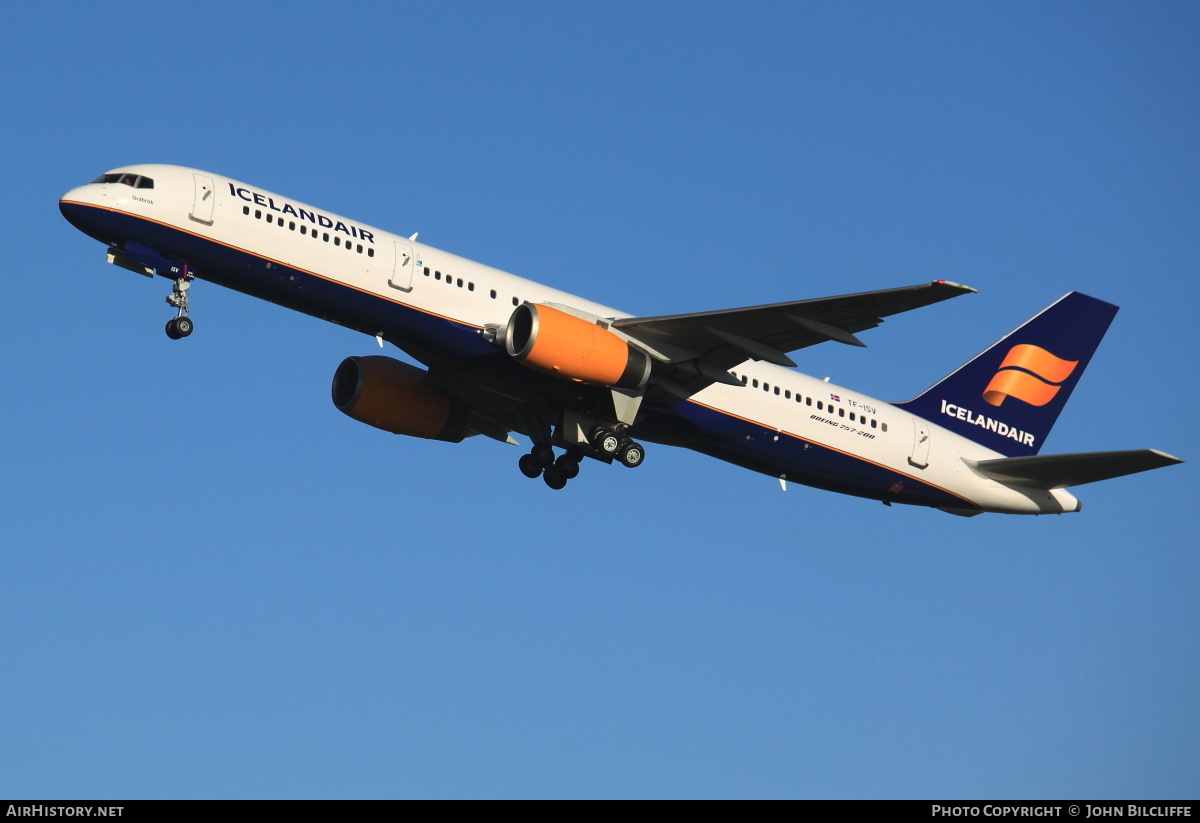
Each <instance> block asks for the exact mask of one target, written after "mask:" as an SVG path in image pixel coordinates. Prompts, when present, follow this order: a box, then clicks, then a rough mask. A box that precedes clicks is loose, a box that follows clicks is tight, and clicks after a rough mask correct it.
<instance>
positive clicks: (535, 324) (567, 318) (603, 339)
mask: <svg viewBox="0 0 1200 823" xmlns="http://www.w3.org/2000/svg"><path fill="white" fill-rule="evenodd" d="M504 346H505V348H506V349H507V350H508V353H509V354H510V355H512V356H513V357H515V358H516V359H517V360H520V361H521V362H522V363H524V364H525V365H527V366H532V367H533V368H535V369H539V370H541V371H544V372H549V373H550V374H553V375H554V376H556V377H565V378H568V379H570V380H579V381H581V382H584V383H593V384H595V385H598V386H612V387H615V388H618V389H640V388H642V387H643V386H645V385H646V381H647V380H649V379H650V355H648V354H646V353H645V352H644V351H642V350H641V349H639V348H635V347H634V346H631V345H629V344H628V343H627V342H625V340H623V339H621V338H620V337H618V336H617V335H615V334H613V333H612V332H611V331H609V330H608V329H605V328H603V327H601V326H598V325H596V324H595V323H593V322H589V321H587V320H584V319H583V318H582V317H576V316H575V315H573V314H567V313H566V312H564V311H560V310H558V309H554V308H551V307H550V306H541V305H534V304H532V303H522V304H521V305H520V306H517V308H516V309H515V310H514V311H513V313H512V317H510V318H509V321H508V327H507V331H506V333H505V337H504Z"/></svg>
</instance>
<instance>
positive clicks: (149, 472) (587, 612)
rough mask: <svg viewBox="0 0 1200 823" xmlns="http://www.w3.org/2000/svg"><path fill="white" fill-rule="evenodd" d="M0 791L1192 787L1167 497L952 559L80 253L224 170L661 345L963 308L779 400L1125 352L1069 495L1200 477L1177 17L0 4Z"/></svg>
mask: <svg viewBox="0 0 1200 823" xmlns="http://www.w3.org/2000/svg"><path fill="white" fill-rule="evenodd" d="M2 15H3V22H4V26H3V27H2V31H3V34H0V38H3V48H2V49H0V72H2V74H3V78H4V81H5V82H4V85H3V88H4V91H3V104H4V111H5V112H6V118H5V122H6V128H5V129H4V130H3V131H2V132H0V147H2V148H3V156H4V158H5V164H6V167H7V170H8V178H9V179H10V181H12V185H10V187H9V191H10V196H9V197H8V198H6V199H5V200H4V202H3V204H2V205H0V209H3V220H4V226H5V228H6V230H7V237H8V239H9V243H8V246H7V251H6V255H5V260H6V263H5V266H4V268H5V271H6V276H5V277H4V278H3V279H2V280H0V283H2V285H0V289H2V292H0V293H2V296H3V299H0V346H2V350H3V351H4V352H5V354H4V356H3V357H0V377H2V378H3V385H4V386H6V387H7V391H5V392H3V393H0V422H2V423H3V431H4V435H3V441H2V442H3V446H2V449H0V454H2V455H3V462H4V471H3V474H2V475H0V477H2V478H3V479H2V483H3V489H0V559H2V561H3V569H4V572H5V585H4V594H3V596H2V597H0V695H2V696H3V700H2V706H3V708H0V795H4V796H10V797H12V796H26V797H51V798H71V797H76V798H78V797H85V796H90V797H309V796H315V797H426V796H438V797H480V796H489V797H509V796H548V797H579V796H588V797H625V796H653V797H675V796H689V797H694V796H701V797H706V796H720V797H745V796H756V797H757V796H763V797H767V796H771V797H773V796H782V797H944V798H953V797H1016V798H1022V797H1029V798H1034V797H1039V798H1040V797H1083V798H1102V797H1117V798H1125V797H1129V798H1168V797H1170V798H1179V797H1192V798H1194V797H1195V796H1196V795H1197V794H1200V768H1197V766H1198V764H1200V700H1198V699H1197V697H1196V695H1197V694H1200V654H1198V650H1200V613H1198V607H1197V600H1196V592H1197V590H1198V587H1200V560H1198V559H1197V551H1196V548H1197V546H1196V542H1197V541H1196V536H1195V534H1196V516H1195V508H1194V507H1195V505H1196V504H1195V500H1194V499H1193V498H1192V494H1194V493H1195V491H1196V489H1197V483H1196V475H1195V469H1194V466H1195V463H1192V462H1189V463H1186V464H1184V465H1183V466H1178V467H1173V468H1169V469H1164V470H1161V471H1157V472H1150V473H1147V474H1143V475H1139V476H1134V477H1129V478H1123V479H1118V480H1114V481H1110V482H1108V483H1103V484H1099V485H1095V486H1086V487H1082V488H1080V489H1078V490H1077V491H1078V494H1079V496H1080V497H1081V498H1082V499H1083V501H1084V510H1083V512H1082V513H1081V514H1078V515H1072V516H1063V517H1043V518H1019V517H1007V518H1006V517H1000V516H981V517H976V518H973V519H969V520H967V519H960V518H954V517H949V516H947V515H944V514H942V513H939V512H935V511H926V510H922V509H907V508H902V507H893V508H886V507H884V506H880V505H878V504H872V503H870V502H867V501H861V500H856V499H850V498H844V497H839V496H836V495H831V494H828V493H824V492H819V491H815V490H809V489H804V488H797V487H791V488H789V490H788V491H787V492H781V491H780V490H779V487H778V484H777V483H776V482H775V481H774V480H772V479H770V478H766V477H761V476H758V475H754V474H751V473H748V472H745V471H741V470H738V469H736V468H733V467H731V466H727V465H725V464H721V463H718V462H716V461H713V460H710V459H707V458H704V457H701V456H699V455H695V454H691V453H688V452H682V451H676V450H671V449H668V448H665V447H653V448H651V449H650V451H649V455H648V457H647V460H646V463H645V465H644V466H643V467H642V468H640V469H638V470H637V471H636V472H631V471H628V470H625V469H623V468H620V467H616V466H614V467H605V466H602V465H600V464H593V465H587V466H584V474H582V475H581V477H580V478H579V479H578V480H576V481H573V482H572V483H571V485H570V486H569V487H568V488H567V489H566V490H565V491H564V492H561V493H553V492H550V491H549V490H548V489H546V488H545V487H544V486H543V484H541V483H540V482H530V481H528V480H526V479H525V478H523V477H521V475H520V474H519V473H518V472H517V469H516V460H517V458H518V456H519V454H520V451H519V450H518V449H515V448H512V447H507V446H502V445H500V444H498V443H495V442H493V441H487V442H476V441H479V440H482V438H475V439H474V440H472V441H468V442H466V443H463V444H461V445H457V446H454V445H449V444H443V443H431V442H425V441H417V440H409V439H404V438H397V437H392V436H390V435H386V434H384V433H382V432H378V431H376V430H373V429H370V428H368V427H365V426H362V425H359V424H356V423H354V422H353V421H350V420H349V419H348V418H345V417H343V416H342V415H341V414H339V413H338V412H337V411H336V410H335V409H334V408H333V407H332V405H331V404H330V402H329V395H328V386H329V381H330V379H331V377H332V374H333V370H334V369H335V367H336V366H337V364H338V363H339V362H340V360H341V359H342V358H343V357H345V356H347V355H351V354H368V353H371V352H373V351H374V350H375V344H374V341H372V340H370V339H368V338H364V337H362V336H361V335H357V334H354V333H352V332H349V331H347V330H345V329H342V328H338V327H334V326H332V325H329V324H324V323H321V322H319V321H317V320H314V319H312V318H308V317H303V316H299V315H296V314H294V313H291V312H288V311H286V310H284V309H281V308H279V307H275V306H272V305H269V304H265V303H261V302H258V301H255V300H253V299H251V298H248V297H245V296H243V295H239V294H235V293H232V292H227V291H223V290H221V289H219V288H218V287H215V286H211V285H208V284H204V283H198V284H197V285H196V287H195V288H194V289H193V298H192V304H193V317H194V318H195V319H196V322H197V331H196V334H194V335H193V336H192V337H191V338H189V339H188V340H186V341H182V342H172V341H170V340H168V339H167V338H166V337H165V336H164V335H163V333H162V325H163V323H164V322H165V321H166V319H167V318H168V317H169V316H170V314H169V309H168V307H167V306H166V305H164V303H163V302H162V301H163V297H164V296H165V294H166V293H167V291H168V284H167V282H166V281H165V280H156V281H150V280H147V279H145V278H140V277H137V276H135V275H132V274H130V273H128V272H125V271H122V270H120V269H117V268H114V267H111V266H106V265H105V264H104V260H103V250H102V248H101V247H100V246H99V245H98V244H97V243H95V242H94V241H92V240H90V239H88V238H86V237H84V236H83V235H81V234H79V233H78V232H76V231H74V230H73V229H72V228H71V227H70V226H69V225H68V224H67V223H66V222H65V221H63V220H62V218H61V216H60V215H59V214H58V209H57V198H58V197H59V196H60V195H61V194H62V193H63V192H65V191H66V190H67V189H69V188H71V187H73V186H75V185H78V184H79V183H82V182H86V181H88V180H91V179H93V178H94V177H96V176H97V175H98V174H100V173H101V172H103V171H106V170H108V169H110V168H113V167H115V166H119V165H122V164H125V163H131V162H165V163H178V164H181V165H189V166H195V167H198V168H203V169H209V170H212V171H215V172H218V173H221V174H227V175H230V176H232V177H235V178H238V179H242V180H245V181H247V182H249V183H252V184H254V185H255V186H258V187H261V188H264V189H268V190H271V191H276V192H280V193H284V194H286V195H287V196H289V197H292V198H295V199H297V200H301V201H305V202H309V203H313V204H316V205H319V206H320V207H322V208H324V209H327V210H329V211H334V212H338V213H341V214H345V215H348V216H350V217H353V218H355V219H356V220H359V221H362V222H364V223H368V224H371V225H376V226H380V227H383V228H387V229H390V230H394V231H398V232H403V233H405V234H410V233H412V232H413V231H420V233H421V239H422V240H423V241H426V242H428V243H430V244H432V245H434V246H437V247H440V248H444V249H447V250H449V251H453V252H455V253H458V254H462V255H464V256H467V257H470V258H473V259H477V260H481V261H483V262H485V263H489V264H492V265H495V266H498V267H500V268H503V269H506V270H510V271H514V272H516V273H519V274H522V275H525V276H529V277H532V278H535V279H538V280H543V281H545V282H548V283H552V284H554V285H556V286H559V287H562V288H565V289H567V290H569V291H573V292H575V293H578V294H580V295H583V296H586V297H588V298H592V299H596V300H599V301H601V302H605V303H608V304H610V305H615V306H619V307H621V308H622V309H624V310H627V311H629V312H630V313H636V314H667V313H674V312H682V311H690V310H701V309H710V308H722V307H729V306H737V305H749V304H757V303H766V302H773V301H780V300H787V299H799V298H805V297H817V296H823V295H830V294H841V293H846V292H852V291H859V290H867V289H876V288H886V287H890V286H900V285H908V284H913V283H920V282H926V281H929V280H933V279H949V280H955V281H960V282H964V283H967V284H969V285H971V286H973V287H975V288H977V289H979V291H980V293H979V294H978V295H968V296H966V297H962V298H959V299H956V300H953V301H950V302H949V303H944V304H940V305H938V306H933V307H930V308H927V309H924V310H922V311H920V312H914V313H910V314H907V315H903V316H900V317H896V318H893V319H892V320H889V321H888V322H887V323H885V324H884V325H883V326H882V327H880V328H878V329H875V330H873V331H870V332H867V333H865V334H864V335H863V338H864V340H865V342H867V343H868V345H869V348H868V349H865V350H863V349H853V350H852V349H850V348H849V347H840V346H833V345H829V346H825V347H816V348H811V349H807V350H805V351H803V352H801V353H799V355H798V356H797V361H798V362H799V364H800V368H801V369H802V370H803V371H806V372H808V373H812V374H817V375H819V376H822V377H824V376H826V375H829V376H831V377H832V378H833V380H834V381H835V382H839V383H841V384H844V385H849V386H852V387H854V388H856V389H859V390H862V391H865V392H867V393H870V394H873V395H875V396H877V397H881V398H883V399H889V400H902V399H906V398H907V397H910V396H912V395H913V394H916V393H917V392H918V391H920V390H921V389H923V388H925V387H926V386H927V385H929V384H930V383H932V382H934V381H935V380H936V379H938V378H939V377H941V376H942V375H943V374H945V373H946V372H948V371H950V370H951V369H953V368H955V367H956V366H957V365H959V364H960V363H961V362H963V361H964V360H966V359H967V358H968V357H970V356H971V355H973V354H974V353H975V352H977V351H979V350H980V349H982V348H984V347H986V346H987V345H989V344H990V343H991V342H993V341H994V340H995V339H996V338H998V337H999V336H1000V335H1002V334H1003V333H1005V332H1007V331H1008V330H1010V329H1011V328H1013V327H1014V326H1016V325H1017V324H1019V323H1020V322H1022V321H1023V320H1024V319H1025V318H1027V317H1028V316H1030V315H1032V314H1033V313H1035V312H1036V311H1038V310H1040V309H1041V308H1042V307H1043V306H1045V305H1047V304H1048V303H1050V302H1051V301H1053V300H1054V299H1056V298H1057V297H1059V296H1060V295H1062V294H1063V293H1065V292H1067V291H1070V290H1072V289H1079V290H1082V291H1086V292H1088V293H1090V294H1093V295H1095V296H1097V297H1100V298H1102V299H1105V300H1108V301H1110V302H1113V303H1116V304H1118V305H1120V306H1122V310H1121V312H1120V313H1119V314H1118V315H1117V319H1116V321H1115V322H1114V324H1113V327H1112V329H1111V330H1110V332H1109V334H1108V337H1107V338H1106V340H1105V342H1104V344H1103V345H1102V346H1101V348H1100V350H1099V353H1098V354H1097V356H1096V358H1095V360H1094V361H1093V362H1092V365H1091V367H1090V368H1089V371H1088V374H1087V375H1086V377H1085V378H1084V379H1083V381H1082V383H1081V384H1080V386H1079V388H1078V389H1077V391H1076V392H1075V395H1074V397H1073V399H1072V402H1071V404H1070V405H1069V406H1068V407H1067V409H1066V412H1065V413H1064V414H1063V417H1062V418H1061V419H1060V421H1059V424H1058V427H1057V428H1056V429H1055V431H1054V433H1053V434H1052V435H1051V437H1050V438H1049V442H1048V443H1047V445H1046V450H1047V451H1062V452H1067V451H1089V450H1104V449H1119V448H1142V447H1155V448H1160V449H1163V450H1165V451H1168V452H1171V453H1173V454H1176V455H1178V456H1180V457H1182V458H1184V459H1195V458H1196V457H1197V456H1198V455H1200V438H1198V437H1197V432H1196V426H1195V424H1194V422H1193V420H1194V417H1195V407H1196V404H1197V401H1198V397H1197V380H1196V377H1195V360H1196V355H1197V331H1196V319H1195V315H1196V308H1197V297H1198V289H1197V285H1196V282H1197V281H1196V276H1197V269H1198V264H1200V230H1198V227H1200V198H1198V195H1197V192H1198V191H1200V185H1198V184H1200V148H1198V147H1200V116H1198V115H1200V108H1198V103H1200V51H1198V50H1197V48H1196V43H1197V41H1198V38H1200V12H1198V11H1197V9H1196V8H1195V7H1194V6H1191V5H1188V4H1182V3H1089V4H1067V3H1059V4H1038V3H1028V4H1026V3H994V4H983V3H973V4H960V3H945V4H943V3H920V4H875V3H867V4H854V5H845V4H809V3H758V4H743V3H655V4H645V3H628V4H625V3H608V2H606V3H600V4H593V5H588V6H585V5H583V4H573V3H572V4H555V3H545V4H541V3H509V4H500V3H438V4H428V5H425V4H422V5H415V4H390V3H389V4H378V5H375V4H359V3H346V4H340V5H337V6H331V5H329V4H305V3H298V4H224V3H212V4H202V5H199V6H197V5H195V4H192V6H191V7H188V6H185V5H184V4H160V3H146V4H131V3H124V4H116V5H115V6H114V5H113V4H96V5H93V6H90V7H87V6H82V5H78V4H56V3H45V4H39V5H36V6H35V5H28V6H16V5H12V4H10V5H8V6H6V7H5V10H4V11H3V12H2Z"/></svg>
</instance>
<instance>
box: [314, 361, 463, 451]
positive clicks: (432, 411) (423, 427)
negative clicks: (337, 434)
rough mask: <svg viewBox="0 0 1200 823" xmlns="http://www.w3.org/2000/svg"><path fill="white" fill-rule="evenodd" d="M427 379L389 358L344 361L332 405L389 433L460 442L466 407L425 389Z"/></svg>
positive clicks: (335, 382) (430, 388) (335, 379)
mask: <svg viewBox="0 0 1200 823" xmlns="http://www.w3.org/2000/svg"><path fill="white" fill-rule="evenodd" d="M428 377H429V374H428V372H426V371H424V370H423V369H419V368H417V367H416V366H410V365H409V364H408V363H402V362H400V361H399V360H393V359H392V358H390V357H383V356H381V355H372V356H370V357H347V358H346V359H345V360H343V361H342V364H341V365H340V366H338V368H337V371H336V372H334V375H333V392H332V393H333V405H335V406H337V408H338V411H340V412H342V413H343V414H345V415H347V416H349V417H353V418H354V419H355V420H357V421H359V422H360V423H366V424H367V425H368V426H374V427H375V428H377V429H383V430H384V431H388V432H391V433H392V434H407V435H408V436H409V437H423V438H425V439H427V440H445V441H447V442H450V443H458V442H460V441H461V440H462V439H463V438H464V437H466V436H467V423H468V421H469V417H470V415H469V413H468V411H467V408H466V406H464V405H463V404H462V403H460V402H458V401H456V400H454V399H453V398H451V397H450V396H449V395H447V394H446V393H445V392H443V391H441V390H440V389H437V388H434V387H433V386H431V385H429V382H428Z"/></svg>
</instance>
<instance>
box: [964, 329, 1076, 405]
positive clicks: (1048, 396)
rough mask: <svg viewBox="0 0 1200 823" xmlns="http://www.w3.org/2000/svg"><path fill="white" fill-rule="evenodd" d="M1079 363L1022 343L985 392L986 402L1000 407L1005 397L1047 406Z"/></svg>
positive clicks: (1011, 351) (1009, 353) (1007, 355)
mask: <svg viewBox="0 0 1200 823" xmlns="http://www.w3.org/2000/svg"><path fill="white" fill-rule="evenodd" d="M1077 365H1079V361H1078V360H1063V359H1062V358H1061V357H1055V356H1054V355H1053V354H1051V353H1050V352H1048V351H1046V350H1045V349H1043V348H1041V347H1039V346H1031V345H1029V344H1028V343H1021V344H1019V345H1016V346H1013V347H1012V348H1011V349H1009V350H1008V354H1006V355H1005V356H1004V362H1003V363H1001V364H1000V369H999V371H997V372H996V375H995V377H993V378H992V381H991V382H990V383H988V384H987V388H986V389H984V390H983V399H984V400H986V401H987V402H988V403H990V404H991V405H993V406H999V405H1000V404H1001V403H1003V402H1004V400H1005V398H1008V397H1015V398H1016V399H1018V400H1020V401H1022V402H1025V403H1028V404H1029V405H1031V406H1044V405H1046V404H1047V403H1049V402H1050V401H1051V400H1053V399H1054V396H1055V395H1056V394H1058V390H1059V389H1060V388H1062V386H1061V385H1059V384H1061V383H1062V382H1063V381H1064V380H1066V379H1067V378H1068V377H1070V376H1071V372H1073V371H1075V367H1076V366H1077Z"/></svg>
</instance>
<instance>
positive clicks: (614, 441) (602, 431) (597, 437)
mask: <svg viewBox="0 0 1200 823" xmlns="http://www.w3.org/2000/svg"><path fill="white" fill-rule="evenodd" d="M592 445H593V446H594V447H595V449H596V451H598V452H600V453H601V454H603V455H604V456H605V457H616V455H617V452H619V451H620V450H621V438H620V436H619V435H618V434H617V433H616V432H615V431H613V430H612V429H606V428H605V427H603V426H597V427H596V429H595V431H593V432H592Z"/></svg>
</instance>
